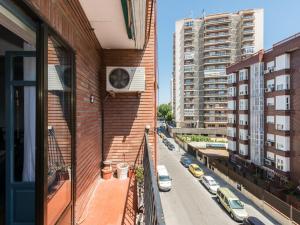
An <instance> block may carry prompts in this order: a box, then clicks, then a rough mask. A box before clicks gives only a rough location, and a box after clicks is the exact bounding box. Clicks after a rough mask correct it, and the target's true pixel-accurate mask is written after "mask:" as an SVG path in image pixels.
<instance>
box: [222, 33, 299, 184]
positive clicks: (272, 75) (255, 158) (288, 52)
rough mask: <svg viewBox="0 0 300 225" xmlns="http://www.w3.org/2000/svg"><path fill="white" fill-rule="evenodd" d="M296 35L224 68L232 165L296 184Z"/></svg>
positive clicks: (297, 113)
mask: <svg viewBox="0 0 300 225" xmlns="http://www.w3.org/2000/svg"><path fill="white" fill-rule="evenodd" d="M299 62H300V34H298V35H295V36H293V37H291V38H288V39H286V40H283V41H281V42H279V43H277V44H275V45H273V48H272V49H270V50H268V51H266V52H263V51H260V52H258V53H257V54H255V55H253V56H251V57H249V58H247V59H245V60H243V61H241V62H239V63H237V64H233V65H231V66H230V67H228V68H227V74H228V95H229V97H228V98H229V101H228V108H229V109H228V127H227V137H228V148H229V152H230V155H231V157H230V158H231V160H233V161H235V162H237V163H239V162H240V163H242V164H243V165H246V166H247V165H249V166H250V165H253V164H254V165H256V166H257V167H259V168H261V169H263V170H264V171H265V174H266V175H267V177H269V178H271V179H274V178H276V177H277V178H280V179H283V180H287V179H288V178H290V179H291V180H292V181H294V182H295V183H298V184H300V167H299V162H300V151H299V145H300V138H299V137H300V125H299V124H300V104H299V102H300V63H299Z"/></svg>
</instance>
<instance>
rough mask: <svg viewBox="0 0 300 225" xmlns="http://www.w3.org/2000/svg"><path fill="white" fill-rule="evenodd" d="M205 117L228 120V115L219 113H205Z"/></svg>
mask: <svg viewBox="0 0 300 225" xmlns="http://www.w3.org/2000/svg"><path fill="white" fill-rule="evenodd" d="M204 117H219V118H227V116H226V114H218V113H204ZM226 121H227V120H226Z"/></svg>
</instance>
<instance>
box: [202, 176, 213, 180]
mask: <svg viewBox="0 0 300 225" xmlns="http://www.w3.org/2000/svg"><path fill="white" fill-rule="evenodd" d="M204 177H205V178H206V179H207V180H209V181H212V180H213V181H214V180H215V179H214V178H212V177H211V176H204Z"/></svg>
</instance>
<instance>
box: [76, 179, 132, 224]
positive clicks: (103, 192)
mask: <svg viewBox="0 0 300 225" xmlns="http://www.w3.org/2000/svg"><path fill="white" fill-rule="evenodd" d="M134 183H135V182H134V179H129V178H127V179H126V180H119V179H116V178H112V179H111V180H100V181H99V184H98V185H97V187H96V190H95V192H94V196H92V199H91V202H90V204H89V206H88V207H87V209H86V218H85V220H84V221H83V222H82V223H81V225H121V224H126V225H127V224H128V225H129V224H134V223H135V215H136V213H135V212H136V210H135V207H134V206H135V198H134V196H135V193H134V190H135V185H134Z"/></svg>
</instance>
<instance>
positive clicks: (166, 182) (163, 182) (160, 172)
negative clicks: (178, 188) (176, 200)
mask: <svg viewBox="0 0 300 225" xmlns="http://www.w3.org/2000/svg"><path fill="white" fill-rule="evenodd" d="M171 181H172V179H171V178H170V176H169V173H168V171H167V168H166V167H165V166H164V165H158V166H157V184H158V188H159V190H161V191H170V190H171V187H172V182H171Z"/></svg>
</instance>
